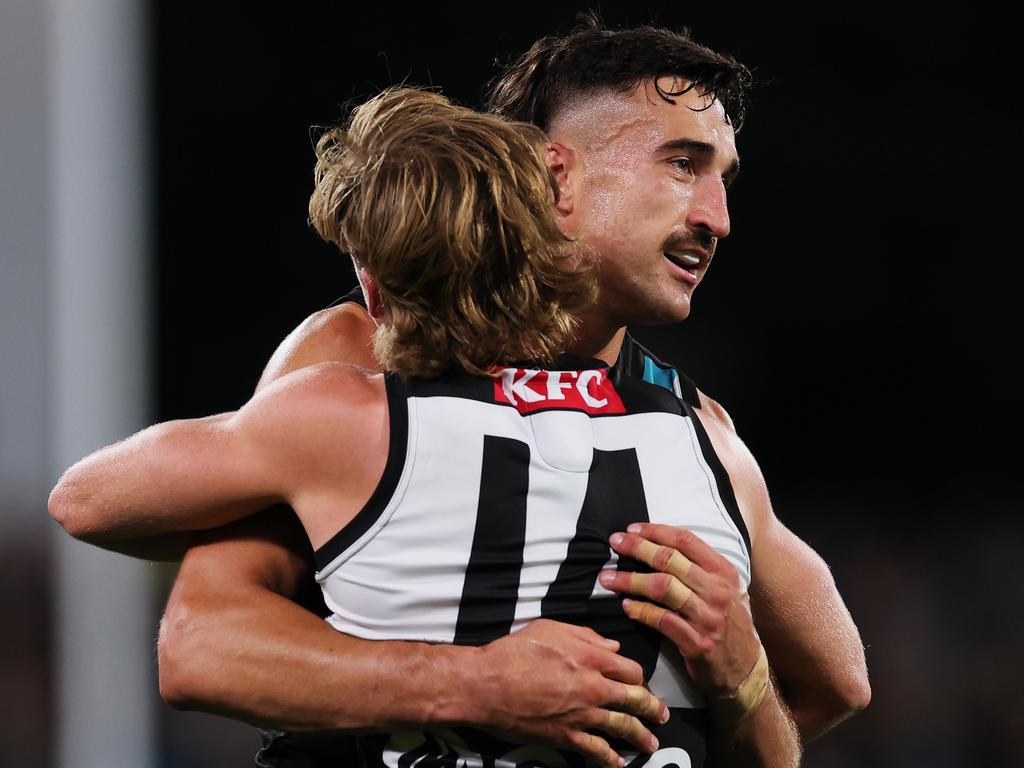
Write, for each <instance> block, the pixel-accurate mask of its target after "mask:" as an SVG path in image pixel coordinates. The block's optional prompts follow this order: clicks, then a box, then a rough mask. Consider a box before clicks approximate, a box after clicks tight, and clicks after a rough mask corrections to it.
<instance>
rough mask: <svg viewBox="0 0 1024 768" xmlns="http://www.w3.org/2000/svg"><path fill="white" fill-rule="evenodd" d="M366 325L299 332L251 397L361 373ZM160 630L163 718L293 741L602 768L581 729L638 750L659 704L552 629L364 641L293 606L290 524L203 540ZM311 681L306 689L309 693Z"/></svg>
mask: <svg viewBox="0 0 1024 768" xmlns="http://www.w3.org/2000/svg"><path fill="white" fill-rule="evenodd" d="M372 328H373V324H372V321H370V320H369V317H368V316H367V315H366V313H365V312H364V311H363V310H362V309H360V308H358V307H356V306H354V305H344V306H342V307H338V308H334V309H332V310H326V311H325V312H321V313H318V314H317V315H314V316H312V317H311V318H309V319H308V320H307V321H306V322H305V323H303V324H302V325H301V326H300V327H299V328H298V329H296V331H295V332H294V333H292V334H291V335H290V336H289V337H288V339H286V340H285V342H284V343H283V344H282V346H281V348H280V349H279V350H278V352H277V353H275V355H274V357H273V358H272V359H271V362H270V364H269V365H268V367H267V370H266V371H265V372H264V376H263V379H262V380H261V382H260V387H261V388H262V387H264V386H266V385H267V384H269V383H271V382H273V381H274V380H276V379H277V378H279V377H280V376H283V375H285V374H287V373H289V372H291V371H293V370H296V369H299V368H302V367H305V366H308V365H315V364H318V363H321V362H324V361H328V360H339V359H341V360H348V361H350V362H353V363H356V364H359V365H363V366H364V367H369V366H370V365H371V364H372V358H369V361H368V357H369V355H370V353H369V344H368V339H369V335H370V333H371V331H372ZM197 539H198V544H197V546H195V547H193V548H192V549H191V550H190V551H189V553H188V555H187V556H186V557H185V560H184V562H183V563H182V566H181V570H180V572H179V574H178V579H177V581H176V583H175V587H174V591H173V592H172V593H171V597H170V600H169V602H168V605H167V609H166V611H165V614H164V620H163V623H162V625H161V633H160V646H159V651H160V652H159V659H160V686H161V693H162V695H163V696H164V697H165V699H167V700H168V701H169V702H170V703H171V704H172V705H174V706H177V707H182V708H188V709H199V710H203V711H208V712H216V713H220V714H225V715H229V716H232V717H236V718H239V719H243V720H246V721H248V722H253V723H260V724H268V725H273V726H277V727H282V728H288V729H293V730H308V729H321V728H341V729H353V730H364V729H389V728H399V727H407V726H410V725H414V726H417V727H423V726H431V725H434V726H440V725H457V724H467V725H474V726H477V727H481V728H484V729H487V730H490V731H492V732H495V733H498V734H502V735H506V736H510V737H512V738H515V739H517V740H522V741H538V740H540V741H544V742H547V743H551V744H554V745H556V746H559V747H563V748H568V749H574V750H576V751H579V752H582V753H584V754H587V755H589V756H591V757H592V758H594V759H595V760H598V761H600V762H601V763H602V764H612V762H613V761H614V759H615V756H614V753H613V752H612V750H611V749H610V748H609V747H608V745H607V743H606V742H605V741H604V740H603V739H601V738H594V739H589V738H588V737H587V735H586V731H587V730H596V731H603V732H604V733H606V734H608V735H610V736H619V737H622V738H626V739H627V740H628V741H630V742H631V743H632V744H633V745H634V746H635V747H636V748H637V749H639V750H641V751H649V750H650V747H651V743H650V741H649V740H650V738H651V736H650V732H649V731H648V730H647V729H646V728H644V727H643V726H640V725H639V723H638V722H637V721H636V720H632V722H629V720H630V719H628V718H627V719H625V720H626V722H620V721H619V720H616V721H615V723H614V725H609V713H610V711H611V710H620V711H624V712H627V713H630V714H633V715H636V716H638V717H642V718H646V719H648V720H657V719H659V717H660V715H661V714H662V712H663V705H662V704H661V702H660V701H658V700H657V699H655V698H654V697H652V696H650V695H649V694H647V693H646V691H644V690H643V689H641V688H639V686H640V684H641V683H642V672H641V670H640V668H639V666H638V665H636V664H635V663H634V662H632V661H630V660H628V659H625V658H623V657H621V656H619V655H618V654H617V653H615V646H614V644H612V645H609V644H608V641H604V640H603V639H601V638H599V637H598V636H597V635H595V634H594V633H592V632H590V631H589V630H584V629H580V628H578V627H570V626H568V625H563V624H558V623H555V622H550V621H540V622H534V624H531V625H530V626H529V627H527V628H526V629H524V630H523V631H521V632H516V633H515V634H513V635H510V636H509V637H505V638H502V639H500V640H497V641H495V642H494V643H491V644H489V645H487V646H484V647H483V648H466V647H452V646H437V645H424V644H419V643H404V642H390V641H387V642H383V641H375V642H371V641H366V640H361V639H358V638H353V637H350V636H348V635H344V634H342V633H340V632H337V631H335V630H334V629H332V628H331V627H330V626H329V625H328V624H326V623H325V622H324V621H322V620H321V619H320V618H319V617H317V616H315V615H314V614H312V613H310V612H309V611H307V610H305V609H303V608H301V607H300V606H298V605H296V604H295V603H294V602H292V601H291V600H290V599H288V598H289V597H292V596H294V595H295V592H296V591H297V589H298V587H299V585H300V584H302V583H303V582H304V581H308V580H309V579H310V576H311V572H312V567H311V551H310V548H309V545H308V544H307V543H306V542H305V539H304V537H303V535H302V533H301V528H300V526H299V525H298V522H297V521H296V520H295V518H294V516H293V515H291V513H288V512H281V511H275V512H273V513H264V514H260V515H257V516H255V517H253V518H250V519H246V520H244V521H241V522H239V523H237V524H235V525H234V526H231V527H229V528H222V529H216V530H212V531H207V532H204V533H203V534H201V535H200V536H199V537H197ZM310 681H316V683H315V685H311V684H310Z"/></svg>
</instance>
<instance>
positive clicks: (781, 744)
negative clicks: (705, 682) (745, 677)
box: [708, 681, 801, 768]
mask: <svg viewBox="0 0 1024 768" xmlns="http://www.w3.org/2000/svg"><path fill="white" fill-rule="evenodd" d="M711 715H712V733H711V744H710V749H709V751H710V759H709V761H708V763H709V765H714V766H719V767H720V768H791V767H792V766H798V765H799V764H800V754H801V739H800V732H799V731H798V730H797V727H796V724H795V723H794V722H793V719H792V718H791V717H790V714H789V710H788V708H787V707H786V705H785V703H784V702H783V701H782V699H781V698H780V697H779V695H778V692H777V689H776V687H775V685H774V681H770V682H769V684H768V688H767V689H766V691H765V695H764V698H763V699H762V700H761V702H760V704H758V706H757V707H756V708H755V709H754V710H753V711H752V712H751V713H750V714H748V715H746V716H745V717H743V718H738V717H737V715H736V713H735V712H733V711H731V710H730V709H728V708H726V707H723V706H721V705H720V704H718V703H716V702H714V701H713V702H712V704H711Z"/></svg>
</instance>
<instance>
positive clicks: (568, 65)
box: [487, 12, 752, 133]
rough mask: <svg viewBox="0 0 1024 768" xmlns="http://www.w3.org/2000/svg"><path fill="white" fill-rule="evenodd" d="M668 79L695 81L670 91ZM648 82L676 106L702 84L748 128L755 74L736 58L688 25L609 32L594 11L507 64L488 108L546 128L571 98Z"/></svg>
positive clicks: (735, 122) (739, 124)
mask: <svg viewBox="0 0 1024 768" xmlns="http://www.w3.org/2000/svg"><path fill="white" fill-rule="evenodd" d="M666 76H667V77H672V76H675V77H677V78H681V79H684V80H687V81H688V83H689V84H688V85H687V86H686V88H685V89H683V90H680V91H667V90H665V89H664V88H661V87H659V86H658V79H659V78H661V77H666ZM645 80H653V81H654V85H655V88H656V90H657V92H658V95H659V96H661V98H663V99H664V100H665V101H667V102H669V103H671V104H674V103H675V101H674V97H676V96H681V95H682V94H684V93H686V92H687V91H689V90H691V89H693V88H696V89H697V90H698V92H700V93H704V94H707V95H709V96H711V97H712V103H713V102H714V101H715V100H717V101H719V102H720V103H721V104H722V107H723V108H724V109H725V115H726V119H727V120H728V121H729V122H730V123H731V124H732V126H733V130H735V131H736V132H737V133H738V132H739V130H740V128H742V127H743V120H744V118H745V116H746V110H747V100H748V98H747V93H748V91H749V89H750V86H751V83H752V77H751V74H750V70H748V69H747V68H746V67H745V66H743V65H742V64H741V63H739V62H738V61H736V59H734V58H733V57H732V56H729V55H728V54H724V53H718V52H717V51H713V50H711V49H710V48H707V47H705V46H703V45H701V44H699V43H697V42H695V41H694V40H693V39H691V37H690V32H689V30H688V29H682V30H680V31H678V32H673V31H671V30H668V29H661V28H658V27H650V26H644V27H632V28H629V29H614V30H613V29H606V28H604V26H603V24H602V22H601V19H600V17H599V16H598V15H597V14H596V13H593V12H591V13H589V14H587V15H586V16H585V17H584V21H583V23H582V24H581V25H580V26H578V27H576V28H575V29H574V30H572V31H571V32H569V33H568V34H566V35H562V36H550V37H543V38H541V39H540V40H538V41H537V42H536V43H534V44H533V46H532V47H531V48H530V50H528V51H527V52H526V53H524V54H523V55H522V56H520V57H519V59H518V60H516V61H515V62H513V63H512V64H511V65H509V66H508V67H507V68H506V69H505V71H504V72H503V73H502V74H500V75H499V76H498V77H497V78H496V80H495V81H494V83H493V85H492V86H491V89H490V92H489V94H488V97H487V106H488V109H489V110H490V111H492V112H495V113H497V114H499V115H501V116H502V117H505V118H506V119H509V120H518V121H521V122H527V123H533V124H534V125H536V126H538V127H540V128H541V129H543V130H544V131H548V130H550V128H551V122H552V120H553V119H554V118H555V117H556V116H557V115H558V113H559V112H560V111H561V110H562V109H563V108H564V107H565V106H566V105H567V104H569V103H570V102H571V101H573V100H575V99H578V98H580V97H581V96H582V97H585V96H587V95H590V94H593V93H597V92H600V91H603V90H608V89H611V90H619V91H628V90H630V89H632V88H634V87H636V86H637V85H639V84H640V83H642V82H644V81H645Z"/></svg>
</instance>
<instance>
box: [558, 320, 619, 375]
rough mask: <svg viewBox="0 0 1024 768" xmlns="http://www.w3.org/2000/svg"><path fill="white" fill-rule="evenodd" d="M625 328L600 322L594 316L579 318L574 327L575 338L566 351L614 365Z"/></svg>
mask: <svg viewBox="0 0 1024 768" xmlns="http://www.w3.org/2000/svg"><path fill="white" fill-rule="evenodd" d="M625 336H626V329H625V328H624V327H622V326H615V325H611V324H609V323H608V322H601V321H599V320H598V319H597V318H595V317H592V316H590V317H581V318H579V325H578V326H577V328H576V339H575V340H574V341H573V343H572V344H571V345H570V346H569V349H568V350H566V351H567V352H569V353H571V354H573V355H577V356H579V357H589V358H594V359H597V360H603V361H604V362H606V363H608V365H615V361H616V360H618V358H619V351H620V350H621V349H622V339H623V338H625Z"/></svg>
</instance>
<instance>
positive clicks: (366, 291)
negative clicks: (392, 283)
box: [359, 267, 384, 325]
mask: <svg viewBox="0 0 1024 768" xmlns="http://www.w3.org/2000/svg"><path fill="white" fill-rule="evenodd" d="M359 285H361V286H362V288H363V297H364V298H365V299H366V311H367V312H369V313H370V317H372V318H373V321H374V322H375V323H377V325H380V321H381V320H383V319H384V307H383V305H382V304H381V302H380V291H379V290H378V289H377V283H375V282H374V281H373V277H372V276H371V275H370V273H369V272H367V271H366V267H359Z"/></svg>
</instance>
